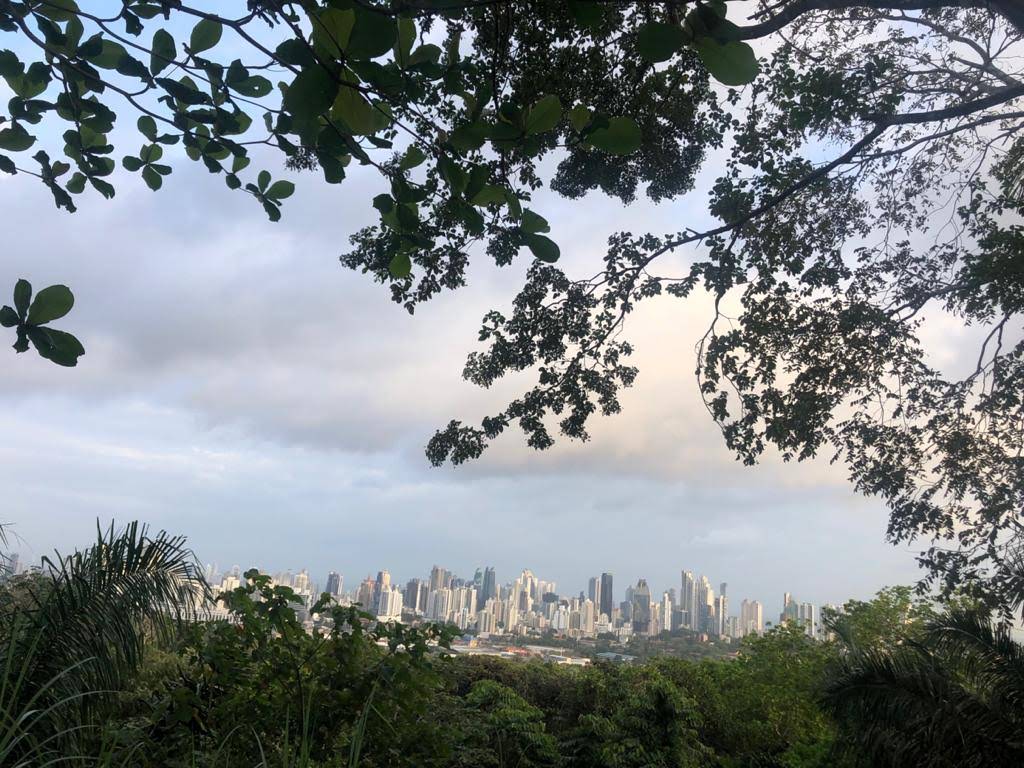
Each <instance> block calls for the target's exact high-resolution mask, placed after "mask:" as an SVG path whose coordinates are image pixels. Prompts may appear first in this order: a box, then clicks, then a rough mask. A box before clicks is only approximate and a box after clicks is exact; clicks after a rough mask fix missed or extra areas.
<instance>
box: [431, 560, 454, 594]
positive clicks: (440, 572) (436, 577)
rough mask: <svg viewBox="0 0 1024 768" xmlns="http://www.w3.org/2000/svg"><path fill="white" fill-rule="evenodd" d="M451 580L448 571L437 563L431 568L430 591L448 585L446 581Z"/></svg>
mask: <svg viewBox="0 0 1024 768" xmlns="http://www.w3.org/2000/svg"><path fill="white" fill-rule="evenodd" d="M448 581H449V578H448V571H446V570H445V569H444V568H441V567H440V566H437V565H435V566H434V567H433V568H431V569H430V591H431V592H433V591H435V590H438V589H441V588H442V587H446V586H448V585H447V583H446V582H448Z"/></svg>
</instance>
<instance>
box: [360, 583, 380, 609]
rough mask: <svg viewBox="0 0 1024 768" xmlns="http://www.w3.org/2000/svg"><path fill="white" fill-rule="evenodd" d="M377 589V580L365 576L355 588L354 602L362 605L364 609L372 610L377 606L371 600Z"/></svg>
mask: <svg viewBox="0 0 1024 768" xmlns="http://www.w3.org/2000/svg"><path fill="white" fill-rule="evenodd" d="M376 591H377V582H375V581H374V580H373V579H371V578H370V577H369V576H367V577H366V578H365V579H363V581H362V583H361V584H360V585H359V589H357V590H356V602H357V603H359V605H361V606H362V608H363V610H364V611H374V610H376V608H377V606H376V605H375V604H374V602H373V600H374V597H375V593H376Z"/></svg>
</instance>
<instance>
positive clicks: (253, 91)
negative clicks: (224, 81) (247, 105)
mask: <svg viewBox="0 0 1024 768" xmlns="http://www.w3.org/2000/svg"><path fill="white" fill-rule="evenodd" d="M228 87H229V88H231V90H233V91H237V92H238V93H240V94H242V95H243V96H249V97H251V98H254V99H259V98H262V97H263V96H266V95H267V94H268V93H270V92H271V91H272V90H274V86H273V85H272V84H271V82H270V81H269V80H267V78H265V77H261V76H260V75H253V76H252V77H247V78H246V79H245V80H239V81H238V82H235V83H231V84H230V85H229V86H228Z"/></svg>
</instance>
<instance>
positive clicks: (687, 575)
mask: <svg viewBox="0 0 1024 768" xmlns="http://www.w3.org/2000/svg"><path fill="white" fill-rule="evenodd" d="M680 586H681V588H680V590H679V607H680V608H682V609H683V612H684V613H685V617H684V622H685V624H684V626H685V627H686V628H687V629H692V630H698V629H700V624H699V621H700V617H699V616H698V613H699V611H698V610H697V580H696V579H695V578H694V577H693V571H683V578H682V584H681V585H680Z"/></svg>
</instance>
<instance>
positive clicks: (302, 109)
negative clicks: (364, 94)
mask: <svg viewBox="0 0 1024 768" xmlns="http://www.w3.org/2000/svg"><path fill="white" fill-rule="evenodd" d="M346 90H347V89H346ZM337 92H338V84H337V83H335V82H334V80H332V79H331V76H330V75H328V74H327V72H326V71H324V68H323V67H321V66H320V65H319V64H315V65H313V66H311V67H307V68H306V69H303V70H302V71H301V72H299V74H298V75H296V77H295V79H294V80H293V81H292V84H291V85H289V86H288V90H287V92H285V95H284V108H285V109H286V110H288V111H289V112H291V113H292V114H293V115H295V116H296V117H297V118H300V119H302V120H306V121H309V120H314V119H316V118H317V117H319V116H320V115H321V114H323V113H324V112H326V111H327V110H328V109H330V107H331V104H332V103H333V102H334V98H335V96H336V95H337Z"/></svg>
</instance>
